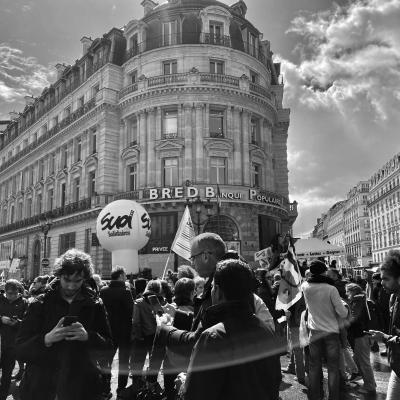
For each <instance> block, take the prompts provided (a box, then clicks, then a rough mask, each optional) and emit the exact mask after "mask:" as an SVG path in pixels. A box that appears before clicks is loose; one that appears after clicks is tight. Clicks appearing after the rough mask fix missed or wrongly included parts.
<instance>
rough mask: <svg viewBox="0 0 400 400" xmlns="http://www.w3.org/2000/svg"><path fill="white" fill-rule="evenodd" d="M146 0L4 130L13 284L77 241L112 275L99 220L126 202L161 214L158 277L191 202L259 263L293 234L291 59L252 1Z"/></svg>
mask: <svg viewBox="0 0 400 400" xmlns="http://www.w3.org/2000/svg"><path fill="white" fill-rule="evenodd" d="M142 6H143V8H144V16H143V17H142V18H141V19H132V20H131V21H129V22H128V23H127V25H126V26H125V27H124V28H123V29H116V28H113V29H111V30H110V31H109V32H108V33H106V34H104V35H103V37H101V38H97V39H95V40H92V39H91V38H90V37H84V38H82V39H81V42H82V48H83V52H82V55H81V57H80V58H79V59H78V60H77V61H76V62H75V64H73V65H64V64H58V65H57V71H58V76H57V80H56V82H55V83H53V84H52V85H51V86H50V87H48V88H45V89H44V90H43V92H42V93H41V95H40V96H39V97H37V98H34V97H29V96H28V97H27V98H26V107H25V108H24V110H22V112H21V113H11V114H10V121H9V122H8V123H7V124H6V125H4V126H3V128H4V129H3V128H2V129H3V135H1V139H0V140H1V142H0V149H1V150H0V200H1V202H0V220H1V227H0V268H3V269H6V270H8V275H9V276H13V275H12V274H15V275H20V276H21V277H25V278H32V277H34V276H36V275H38V274H40V273H44V272H49V270H51V266H52V264H53V262H54V259H55V258H56V257H57V256H58V255H60V254H61V253H62V252H63V251H65V250H66V249H67V248H69V247H73V246H75V247H78V248H81V249H82V250H85V251H87V252H89V253H90V254H91V255H92V257H93V260H94V262H95V265H96V270H97V272H101V273H102V274H103V275H104V276H108V275H109V272H110V268H111V256H110V253H109V252H107V251H106V250H104V249H103V248H102V247H101V246H100V245H99V243H98V241H97V237H96V232H95V224H96V218H97V215H98V213H99V212H100V210H101V208H102V207H103V206H104V205H105V204H107V203H108V202H110V201H113V200H116V199H133V200H136V201H138V202H140V203H142V204H143V205H144V206H145V208H146V209H147V210H148V212H149V214H150V216H151V219H152V237H151V239H150V242H149V244H148V245H147V246H146V248H144V249H143V250H142V251H141V255H140V263H141V267H142V268H144V267H149V268H152V270H153V274H154V275H159V274H160V271H161V270H162V269H163V267H164V265H165V262H166V259H167V257H168V254H169V251H170V246H171V244H172V241H173V239H174V236H175V232H176V229H177V226H178V224H179V221H180V219H181V216H182V214H183V211H184V208H185V206H186V204H189V205H190V206H191V215H192V219H193V222H194V225H195V228H196V231H198V232H203V231H214V232H217V233H219V234H220V235H221V236H222V237H223V238H224V239H225V240H226V241H227V242H228V244H229V247H230V248H236V249H239V250H240V252H241V254H242V255H243V256H244V257H246V258H247V259H248V260H253V255H254V252H255V251H257V250H259V249H260V248H264V247H266V246H267V245H268V244H269V243H270V241H271V239H272V238H273V237H274V236H275V235H276V233H280V232H282V233H285V232H288V231H291V228H292V225H293V223H294V221H295V219H296V216H297V204H296V202H293V203H290V201H289V192H288V167H287V139H288V127H289V109H286V108H283V106H282V97H283V90H284V86H283V84H282V82H281V80H280V79H281V77H280V65H279V64H277V63H274V62H273V61H272V52H271V50H270V43H269V42H268V40H263V35H262V33H261V32H260V31H259V30H258V29H257V28H256V27H255V26H253V25H252V23H251V22H250V21H248V20H247V19H246V11H247V7H246V4H245V3H244V2H243V1H239V2H238V3H236V4H233V5H231V6H228V5H226V4H224V3H221V2H217V1H211V0H196V1H192V0H175V1H172V0H170V1H169V2H167V3H164V4H161V5H158V4H157V3H155V2H153V1H152V0H144V1H143V2H142ZM217 197H218V199H219V201H217ZM43 258H48V259H49V267H46V262H45V263H44V267H43V265H42V262H41V260H42V259H43ZM182 262H184V260H179V259H178V258H177V257H171V266H175V267H176V266H177V265H178V263H182Z"/></svg>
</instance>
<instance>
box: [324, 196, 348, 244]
mask: <svg viewBox="0 0 400 400" xmlns="http://www.w3.org/2000/svg"><path fill="white" fill-rule="evenodd" d="M345 204H346V202H345V201H339V202H337V203H336V204H335V205H333V206H332V207H331V208H330V209H329V211H328V215H329V219H328V223H327V225H328V227H327V239H328V240H329V242H330V243H331V244H335V245H337V246H341V247H345V235H344V207H345Z"/></svg>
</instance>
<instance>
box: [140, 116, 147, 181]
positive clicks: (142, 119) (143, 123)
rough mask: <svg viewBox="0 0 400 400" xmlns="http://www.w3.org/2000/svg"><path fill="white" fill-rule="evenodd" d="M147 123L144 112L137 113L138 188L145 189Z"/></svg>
mask: <svg viewBox="0 0 400 400" xmlns="http://www.w3.org/2000/svg"><path fill="white" fill-rule="evenodd" d="M146 124H147V121H146V112H145V111H144V110H142V111H140V112H139V119H138V138H139V148H140V160H139V168H138V173H139V185H138V187H140V188H145V187H146V186H147V182H146V170H147V168H148V164H147V146H146V145H147V143H146V138H147V126H146Z"/></svg>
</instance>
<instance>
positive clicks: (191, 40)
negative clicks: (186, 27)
mask: <svg viewBox="0 0 400 400" xmlns="http://www.w3.org/2000/svg"><path fill="white" fill-rule="evenodd" d="M181 44H207V45H213V46H224V47H229V48H232V49H236V50H239V51H242V52H244V53H247V54H249V55H250V56H252V57H254V58H256V59H258V60H259V61H261V62H262V63H263V64H264V65H267V58H266V56H265V54H264V52H263V50H262V48H261V47H255V46H254V45H253V44H251V43H249V42H245V41H243V40H238V39H233V38H231V37H230V36H227V35H219V34H211V33H199V32H183V33H181V32H179V33H175V34H171V35H160V36H156V37H149V38H148V39H147V40H146V41H144V42H142V43H137V44H135V45H134V46H133V47H132V48H130V49H128V50H127V52H126V54H125V61H128V60H129V59H130V58H132V57H135V56H137V55H139V54H142V53H144V52H146V51H150V50H154V49H159V48H162V47H168V46H176V45H181Z"/></svg>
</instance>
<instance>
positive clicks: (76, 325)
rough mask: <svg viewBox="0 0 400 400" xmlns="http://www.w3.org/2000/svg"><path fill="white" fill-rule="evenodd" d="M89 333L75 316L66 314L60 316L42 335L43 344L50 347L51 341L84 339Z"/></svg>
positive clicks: (86, 338)
mask: <svg viewBox="0 0 400 400" xmlns="http://www.w3.org/2000/svg"><path fill="white" fill-rule="evenodd" d="M88 338H89V335H88V333H87V331H86V330H85V328H84V327H83V325H82V324H81V323H80V322H78V318H77V317H75V316H70V315H67V316H65V317H62V318H61V319H60V320H59V321H58V323H57V325H56V326H55V327H54V328H53V329H52V330H51V331H50V332H48V333H46V335H45V336H44V344H45V345H46V346H47V347H50V346H51V345H52V344H53V343H57V342H60V341H61V340H68V341H71V340H78V341H86V340H88Z"/></svg>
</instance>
